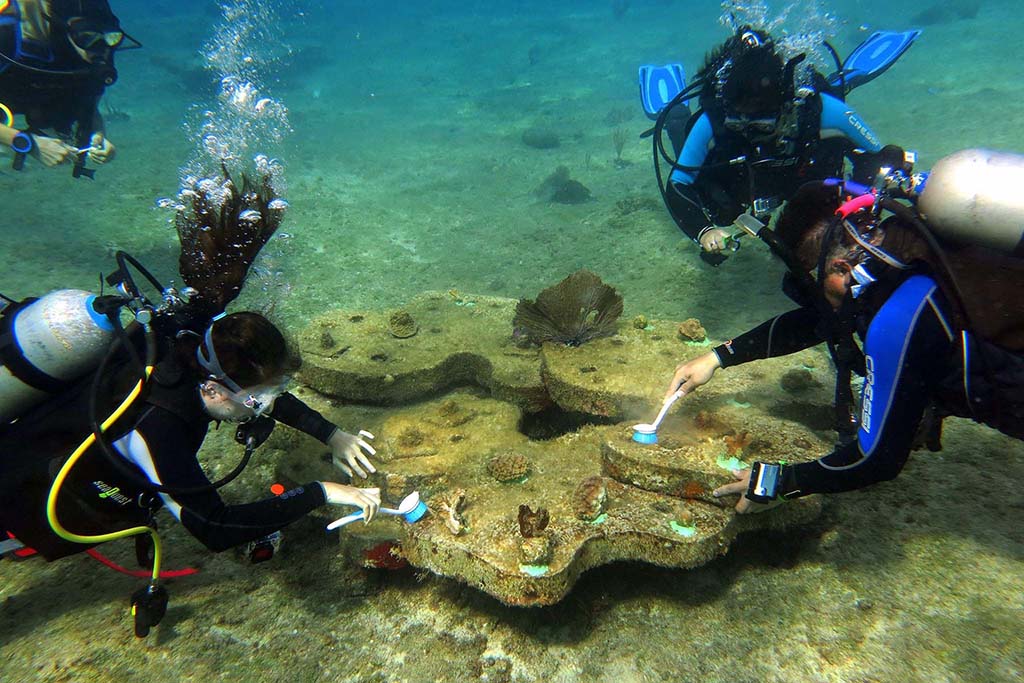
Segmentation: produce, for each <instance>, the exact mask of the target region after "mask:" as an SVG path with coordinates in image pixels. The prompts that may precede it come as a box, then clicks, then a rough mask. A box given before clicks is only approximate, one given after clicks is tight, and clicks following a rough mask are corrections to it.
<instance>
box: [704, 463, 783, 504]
mask: <svg viewBox="0 0 1024 683" xmlns="http://www.w3.org/2000/svg"><path fill="white" fill-rule="evenodd" d="M750 472H751V469H750V468H749V467H748V468H746V469H743V470H733V471H732V476H734V477H736V481H734V482H732V483H730V484H723V485H722V486H719V487H718V488H717V489H715V490H714V491H712V492H711V495H712V496H714V497H715V498H721V497H722V496H737V495H738V496H739V497H740V499H739V500H738V501H737V502H736V514H738V515H745V514H753V513H755V512H765V511H767V510H771V509H772V508H773V507H777V506H779V505H781V504H782V500H781V499H779V500H774V501H772V502H771V503H758V502H755V501H753V500H750V499H749V498H747V491H748V490H749V488H750Z"/></svg>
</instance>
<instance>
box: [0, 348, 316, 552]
mask: <svg viewBox="0 0 1024 683" xmlns="http://www.w3.org/2000/svg"><path fill="white" fill-rule="evenodd" d="M165 367H166V366H158V371H157V372H156V373H155V375H154V377H155V378H156V380H151V382H152V384H153V386H152V387H151V388H150V390H149V394H148V396H147V397H146V399H145V402H144V403H143V404H142V405H141V410H140V411H137V412H136V413H135V416H134V422H133V426H132V425H129V426H128V427H126V428H124V429H121V430H120V431H119V433H120V434H121V436H119V437H118V438H117V439H116V441H115V448H116V449H117V451H118V452H119V453H121V454H122V455H123V456H124V458H125V460H128V461H129V462H131V463H132V464H133V465H134V466H135V467H136V468H138V470H139V472H140V474H141V475H142V476H143V477H144V478H146V479H148V480H150V481H152V482H156V483H159V484H163V485H165V486H169V487H178V488H190V487H196V486H204V485H208V484H209V483H210V481H209V479H208V478H207V476H206V474H205V473H204V472H203V470H202V468H201V467H200V465H199V462H198V460H197V458H196V453H197V452H198V451H199V448H200V446H201V445H202V443H203V440H204V439H205V437H206V432H207V429H208V428H209V425H210V422H211V421H212V420H211V418H210V417H209V416H208V415H207V414H206V412H205V411H204V410H203V406H202V402H201V399H200V397H199V390H198V384H197V381H196V380H195V379H194V378H192V377H191V376H188V375H187V374H185V373H180V372H177V371H175V370H173V368H172V370H170V371H167V370H165ZM161 374H162V375H164V377H162V378H161ZM168 378H169V379H168ZM75 407H76V403H75V402H74V401H72V402H71V403H70V404H66V405H65V406H64V407H63V408H61V407H60V406H58V407H57V412H58V413H66V412H67V410H68V409H74V408H75ZM272 415H273V418H274V419H275V420H277V421H279V422H281V423H283V424H286V425H289V426H292V427H295V428H297V429H299V430H300V431H303V432H305V433H307V434H310V435H311V436H313V437H315V438H317V439H319V440H320V441H322V442H325V443H326V441H327V440H328V439H329V438H330V436H331V434H332V433H333V432H334V430H335V425H334V424H332V423H331V422H329V421H328V420H326V419H324V418H323V416H321V415H320V414H319V413H318V412H316V411H315V410H312V409H311V408H309V407H308V406H306V405H305V404H304V403H302V401H300V400H299V399H297V398H296V397H294V396H293V395H291V394H287V393H286V394H283V395H281V396H280V397H278V399H277V400H276V402H275V404H274V407H273V411H272ZM63 417H64V418H67V416H66V415H65V416H63ZM55 419H57V418H55ZM51 422H53V421H52V420H51ZM72 422H77V423H79V424H76V425H75V426H74V428H69V429H64V428H63V427H62V426H61V425H60V424H59V419H57V422H56V423H53V424H51V425H50V426H49V427H47V426H46V425H45V422H44V423H43V425H42V426H40V427H37V426H35V425H31V424H28V425H25V426H23V427H19V423H14V425H12V426H9V427H7V428H5V430H0V476H2V477H3V481H0V531H10V532H12V533H13V534H14V535H15V536H16V537H17V538H18V539H19V540H20V541H22V542H23V543H24V544H25V545H28V546H30V547H33V548H35V549H36V550H39V551H40V553H41V554H43V555H44V556H45V557H46V558H47V559H51V560H52V559H56V558H58V557H63V556H65V555H69V554H72V553H75V552H80V551H82V550H84V549H86V548H87V547H88V546H87V545H80V544H75V543H69V542H66V541H64V540H63V539H60V538H58V537H57V536H55V535H54V534H53V533H52V531H51V530H50V529H49V524H48V523H47V521H46V516H45V509H44V508H45V504H46V496H47V494H48V492H49V487H50V483H51V482H52V479H53V475H54V474H55V471H56V468H57V467H58V466H59V464H61V463H63V461H64V460H65V459H66V457H64V456H66V455H70V453H71V450H72V449H73V448H74V447H75V446H76V445H77V443H78V442H80V441H81V440H82V438H84V436H85V434H83V433H81V432H82V429H81V424H80V422H81V420H72ZM86 433H87V432H86ZM69 437H70V438H69ZM25 444H30V446H28V447H26V446H25ZM40 449H41V452H40ZM55 449H56V450H55ZM60 449H63V450H60ZM324 503H325V496H324V490H323V487H322V486H321V485H320V484H319V483H318V482H310V483H307V484H304V485H302V486H299V487H296V488H294V489H292V490H290V491H286V492H284V493H282V494H281V495H278V496H274V497H272V498H267V499H264V500H261V501H257V502H254V503H247V504H243V505H228V504H226V503H225V502H224V501H223V500H222V499H221V497H220V496H219V495H218V494H217V492H216V491H214V490H208V491H205V492H202V493H195V494H189V495H167V494H160V495H159V497H158V498H154V497H153V496H151V495H149V494H148V493H146V492H145V491H144V490H142V489H141V488H140V487H139V486H137V485H136V484H135V483H134V482H133V481H132V480H131V479H130V478H128V477H125V476H123V475H122V474H121V473H119V472H118V470H117V468H115V467H114V466H113V465H111V464H110V462H109V461H107V460H106V458H105V457H103V456H102V454H100V453H99V452H98V447H97V446H93V447H91V448H90V449H89V450H88V451H87V452H86V453H85V454H84V455H83V456H82V458H81V459H80V461H79V463H78V464H76V465H75V466H74V468H73V469H72V470H71V473H70V475H69V476H68V478H67V480H66V481H65V483H64V485H63V486H62V487H61V490H60V494H59V498H58V516H59V518H60V520H61V522H62V524H63V525H64V526H65V528H67V529H69V530H71V531H74V532H76V533H79V534H83V535H90V534H96V533H105V532H109V531H113V530H117V529H123V528H126V527H129V526H133V525H137V524H146V523H148V522H149V519H150V517H151V514H152V510H153V509H155V508H159V507H160V505H161V504H162V505H163V506H165V507H167V508H168V510H170V512H171V514H173V515H174V516H175V517H176V518H178V519H179V520H180V521H181V523H182V524H183V525H184V526H185V528H186V529H188V530H189V532H190V533H191V534H192V535H194V536H195V537H196V538H198V539H199V540H200V541H201V542H202V543H203V544H204V545H206V546H207V547H208V548H210V549H211V550H214V551H221V550H225V549H227V548H231V547H234V546H237V545H240V544H243V543H246V542H248V541H251V540H255V539H258V538H261V537H263V536H266V535H267V534H269V533H271V532H273V531H276V530H278V529H281V528H282V527H284V526H286V525H288V524H290V523H291V522H294V521H295V520H297V519H299V518H300V517H302V516H303V515H305V514H307V513H308V512H310V511H311V510H313V509H315V508H317V507H319V506H321V505H323V504H324Z"/></svg>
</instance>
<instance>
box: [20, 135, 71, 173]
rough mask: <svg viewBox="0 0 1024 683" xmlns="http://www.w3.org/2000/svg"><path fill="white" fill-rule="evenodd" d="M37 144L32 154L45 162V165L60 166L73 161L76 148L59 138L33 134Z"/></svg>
mask: <svg viewBox="0 0 1024 683" xmlns="http://www.w3.org/2000/svg"><path fill="white" fill-rule="evenodd" d="M32 139H33V140H34V141H35V143H36V144H35V146H33V147H32V152H31V154H32V156H34V157H35V158H36V159H39V161H41V162H43V165H44V166H59V165H60V164H66V163H68V162H69V161H73V160H74V158H75V152H76V150H75V148H74V147H72V146H71V145H69V144H67V143H65V142H64V141H62V140H58V139H57V138H48V137H46V136H44V135H33V136H32Z"/></svg>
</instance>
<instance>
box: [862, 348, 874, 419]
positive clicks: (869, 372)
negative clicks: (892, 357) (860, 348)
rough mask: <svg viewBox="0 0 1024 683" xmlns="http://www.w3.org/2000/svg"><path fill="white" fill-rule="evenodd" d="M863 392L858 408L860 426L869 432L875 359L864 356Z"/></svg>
mask: <svg viewBox="0 0 1024 683" xmlns="http://www.w3.org/2000/svg"><path fill="white" fill-rule="evenodd" d="M864 367H865V372H864V394H863V398H862V403H861V410H860V428H861V429H863V430H864V431H865V432H866V433H867V434H870V433H871V399H872V398H874V395H875V359H874V358H872V357H871V356H864Z"/></svg>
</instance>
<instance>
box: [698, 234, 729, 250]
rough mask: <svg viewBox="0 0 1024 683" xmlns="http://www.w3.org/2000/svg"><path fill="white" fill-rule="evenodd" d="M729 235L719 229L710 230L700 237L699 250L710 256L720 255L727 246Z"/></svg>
mask: <svg viewBox="0 0 1024 683" xmlns="http://www.w3.org/2000/svg"><path fill="white" fill-rule="evenodd" d="M729 239H730V235H729V233H728V232H726V231H725V230H722V229H721V228H711V229H710V230H708V231H707V232H705V233H704V234H703V235H701V236H700V248H701V249H703V250H704V251H706V252H708V253H711V254H721V253H722V250H723V249H725V248H726V246H728V244H729Z"/></svg>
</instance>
